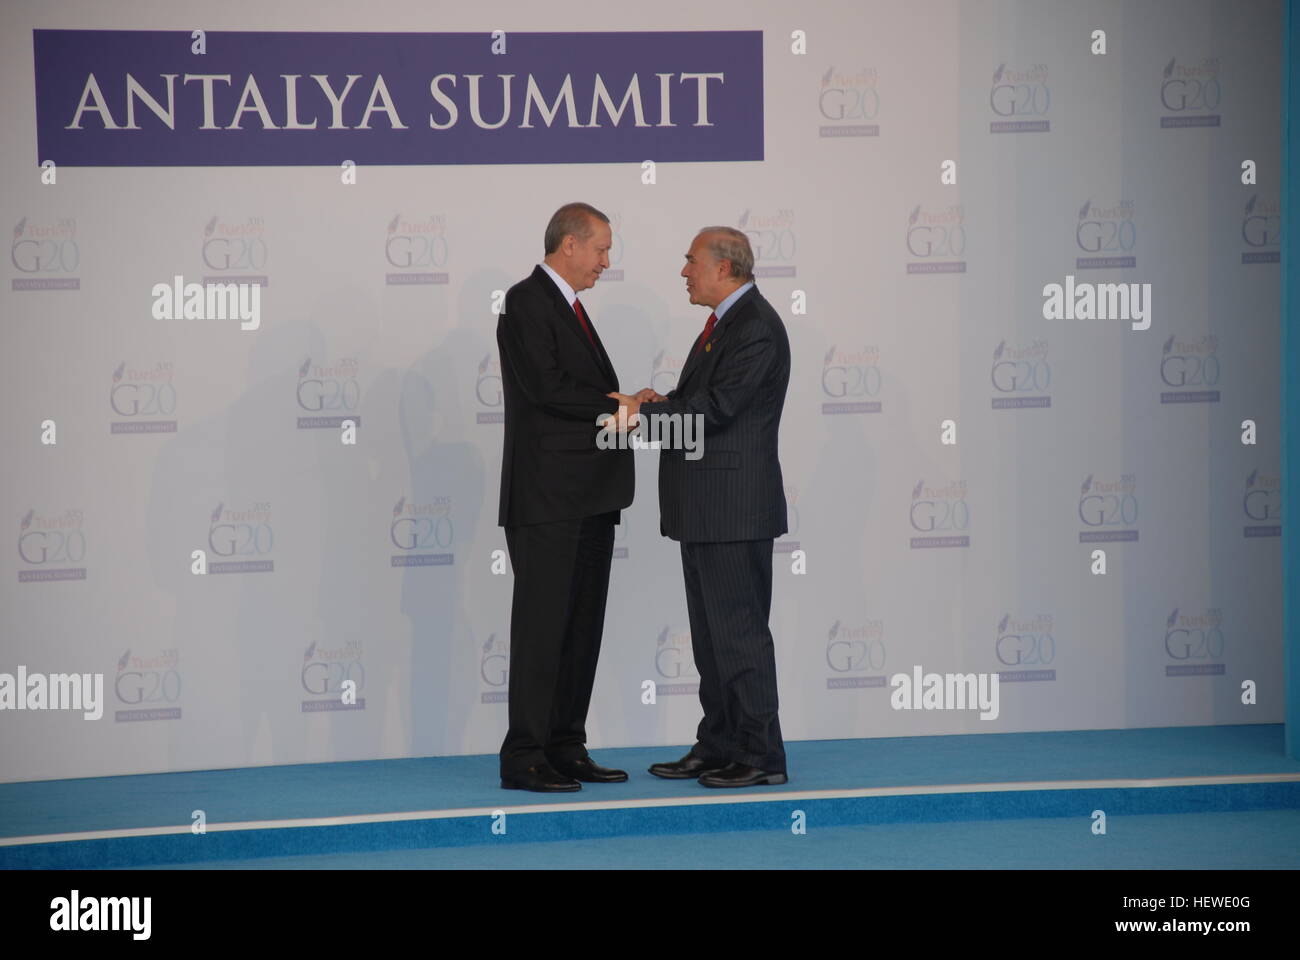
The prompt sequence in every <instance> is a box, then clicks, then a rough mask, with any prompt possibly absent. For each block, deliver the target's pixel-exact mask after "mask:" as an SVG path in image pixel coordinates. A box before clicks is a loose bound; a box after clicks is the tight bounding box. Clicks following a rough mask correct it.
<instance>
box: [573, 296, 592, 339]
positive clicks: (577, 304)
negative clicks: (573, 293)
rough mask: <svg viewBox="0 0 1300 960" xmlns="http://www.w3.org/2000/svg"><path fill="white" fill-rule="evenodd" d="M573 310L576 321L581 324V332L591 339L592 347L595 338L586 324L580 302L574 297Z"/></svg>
mask: <svg viewBox="0 0 1300 960" xmlns="http://www.w3.org/2000/svg"><path fill="white" fill-rule="evenodd" d="M573 312H574V313H576V314H577V315H578V321H579V322H580V323H581V324H582V329H583V332H584V333H586V334H587V339H588V340H590V341H591V345H592V346H593V347H594V346H595V345H596V338H595V337H593V336H592V335H591V327H589V326H587V315H586V314H585V313H584V312H583V310H582V302H581V301H580V300H578V299H577V298H576V297H575V298H574V300H573Z"/></svg>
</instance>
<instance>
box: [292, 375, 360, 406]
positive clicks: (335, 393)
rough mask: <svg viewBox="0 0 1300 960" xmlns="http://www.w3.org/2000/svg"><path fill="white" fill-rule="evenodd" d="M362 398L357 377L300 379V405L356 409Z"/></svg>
mask: <svg viewBox="0 0 1300 960" xmlns="http://www.w3.org/2000/svg"><path fill="white" fill-rule="evenodd" d="M360 400H361V387H360V386H359V385H358V384H357V378H356V377H305V378H302V379H299V381H298V406H299V407H301V408H302V409H304V410H309V411H311V412H313V413H315V412H317V411H319V410H355V409H356V408H357V404H358V403H359V402H360Z"/></svg>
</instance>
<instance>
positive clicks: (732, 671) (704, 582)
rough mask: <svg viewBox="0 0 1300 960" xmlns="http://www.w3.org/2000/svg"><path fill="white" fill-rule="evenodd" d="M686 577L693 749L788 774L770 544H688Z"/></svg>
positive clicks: (684, 562) (703, 754)
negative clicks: (772, 620) (695, 677)
mask: <svg viewBox="0 0 1300 960" xmlns="http://www.w3.org/2000/svg"><path fill="white" fill-rule="evenodd" d="M681 549H682V574H683V576H684V577H685V580H686V610H687V613H688V614H689V615H690V619H691V649H692V651H693V652H694V655H695V669H696V670H698V671H699V674H700V706H701V707H702V708H703V709H704V719H702V720H701V721H700V726H699V730H698V731H697V732H696V741H697V742H696V745H695V747H694V751H695V753H696V754H698V755H700V756H701V757H702V758H703V759H705V760H725V761H728V762H738V763H743V764H746V765H748V766H751V767H758V768H760V769H762V770H766V771H768V772H769V773H785V772H786V767H785V744H784V742H783V741H782V740H781V723H780V721H779V720H778V719H777V697H776V648H775V647H774V645H773V643H772V631H771V630H769V629H768V625H767V621H768V616H769V614H770V613H771V610H772V541H771V540H738V541H734V542H731V543H683V544H682V545H681Z"/></svg>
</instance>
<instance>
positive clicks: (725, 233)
mask: <svg viewBox="0 0 1300 960" xmlns="http://www.w3.org/2000/svg"><path fill="white" fill-rule="evenodd" d="M706 233H707V234H709V240H708V242H707V243H706V244H705V247H706V249H708V251H709V253H711V254H712V255H713V258H714V259H715V260H729V261H730V262H731V276H732V277H734V278H735V279H737V280H744V281H749V280H753V279H754V250H753V248H752V247H751V246H750V245H749V237H747V236H746V235H745V234H744V233H743V232H741V231H740V230H737V229H736V228H735V227H705V228H703V229H702V230H700V231H699V233H697V234H696V236H697V237H698V236H702V235H703V234H706Z"/></svg>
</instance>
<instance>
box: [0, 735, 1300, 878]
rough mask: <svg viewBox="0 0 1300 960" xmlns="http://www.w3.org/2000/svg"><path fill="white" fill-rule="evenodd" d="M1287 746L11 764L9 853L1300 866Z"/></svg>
mask: <svg viewBox="0 0 1300 960" xmlns="http://www.w3.org/2000/svg"><path fill="white" fill-rule="evenodd" d="M1282 747H1283V728H1282V726H1281V725H1280V724H1277V725H1271V724H1270V725H1242V726H1208V727H1206V726H1203V727H1177V728H1155V729H1142V730H1100V731H1072V732H1060V733H1021V734H988V735H965V736H943V737H914V738H894V739H872V740H827V741H805V742H791V743H788V744H787V752H788V757H789V763H790V781H789V783H787V784H785V785H784V786H781V787H759V788H749V789H745V790H710V789H707V788H705V787H701V786H700V785H699V784H697V783H695V782H694V781H691V780H687V781H666V780H659V779H657V778H655V777H652V776H650V775H649V774H648V773H647V772H646V768H647V767H648V766H649V765H650V764H651V763H653V762H655V761H657V760H664V759H675V758H676V757H678V756H680V755H681V754H682V753H684V752H685V750H686V747H684V746H681V747H636V748H625V749H597V750H593V755H594V756H595V757H596V759H597V760H598V761H599V762H600V763H603V764H605V765H608V766H617V767H622V768H624V769H626V770H628V772H629V775H630V779H629V781H628V782H627V783H622V784H586V785H584V787H583V789H582V791H581V792H579V793H570V794H538V793H528V792H523V791H515V790H502V789H500V786H499V781H498V779H497V758H496V757H495V756H472V757H430V758H422V759H400V760H376V761H361V762H340V763H321V764H303V765H294V766H275V767H255V768H241V769H234V770H209V771H196V772H188V773H167V774H152V775H137V776H123V777H103V778H95V779H79V780H58V781H39V782H34V783H9V784H0V866H2V867H6V868H11V869H12V868H123V867H182V866H188V867H199V868H208V867H211V868H217V867H267V868H286V867H292V868H304V867H307V868H312V867H315V868H337V867H396V868H402V867H606V868H608V867H744V868H755V867H764V866H778V867H805V868H811V867H865V866H879V867H948V866H951V867H1061V868H1078V867H1106V868H1117V867H1183V868H1186V867H1192V868H1196V867H1225V868H1232V867H1236V868H1241V867H1261V868H1297V867H1300V763H1297V762H1295V761H1293V760H1290V759H1288V758H1287V757H1286V756H1285V755H1284V754H1283V749H1282ZM195 810H202V811H204V814H205V816H206V832H205V833H204V834H203V835H196V834H195V833H193V832H192V830H191V827H190V824H191V815H192V812H193V811H195ZM1095 810H1102V811H1104V812H1105V815H1106V823H1107V831H1106V834H1105V835H1104V836H1099V835H1095V834H1094V833H1093V832H1092V829H1091V825H1092V815H1093V811H1095ZM502 811H503V812H504V813H505V818H504V825H505V832H504V833H501V832H494V831H493V824H494V823H497V824H500V823H501V822H502V820H501V817H500V815H499V814H500V812H502ZM795 811H802V813H803V815H804V819H805V821H806V824H807V832H806V834H803V835H800V834H795V833H793V832H792V829H791V825H792V823H793V822H795V821H794V814H795ZM499 830H500V827H498V831H499Z"/></svg>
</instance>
